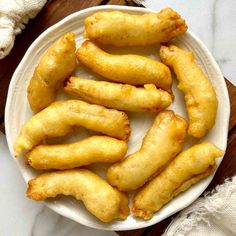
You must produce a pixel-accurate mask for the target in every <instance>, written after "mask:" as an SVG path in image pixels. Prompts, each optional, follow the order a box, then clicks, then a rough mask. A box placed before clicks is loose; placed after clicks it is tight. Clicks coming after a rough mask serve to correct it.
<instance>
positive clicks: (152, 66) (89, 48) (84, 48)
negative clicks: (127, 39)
mask: <svg viewBox="0 0 236 236" xmlns="http://www.w3.org/2000/svg"><path fill="white" fill-rule="evenodd" d="M76 56H77V59H78V60H79V61H80V62H81V63H82V64H84V65H85V66H87V67H88V68H89V69H91V70H92V71H94V72H96V73H97V74H99V75H102V76H104V77H105V78H107V79H110V80H113V81H116V82H121V83H127V84H132V85H143V84H155V85H156V86H157V87H158V88H161V89H163V90H166V91H171V85H172V78H171V73H170V70H169V68H168V67H167V66H166V65H164V64H162V63H161V62H158V61H156V60H153V59H151V58H148V57H143V56H139V55H132V54H129V55H111V54H109V53H106V52H104V51H103V50H102V49H100V48H99V47H98V46H97V45H96V44H94V43H93V42H91V41H85V42H84V43H83V44H82V45H81V47H80V48H78V50H77V51H76Z"/></svg>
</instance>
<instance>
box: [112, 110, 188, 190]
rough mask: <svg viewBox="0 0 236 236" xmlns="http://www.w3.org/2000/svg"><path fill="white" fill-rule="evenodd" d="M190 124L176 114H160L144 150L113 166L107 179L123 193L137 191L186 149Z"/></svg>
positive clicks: (147, 135) (149, 131)
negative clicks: (184, 145) (185, 141)
mask: <svg viewBox="0 0 236 236" xmlns="http://www.w3.org/2000/svg"><path fill="white" fill-rule="evenodd" d="M186 133H187V122H186V121H185V120H184V119H183V118H181V117H179V116H177V115H175V114H174V112H173V111H163V112H160V113H159V114H158V115H157V117H156V119H155V121H154V123H153V125H152V127H151V128H150V129H149V130H148V132H147V134H146V135H145V137H144V139H143V143H142V146H141V149H140V150H139V151H137V152H135V153H134V154H131V155H129V156H128V157H126V159H124V160H123V161H121V162H119V163H115V164H114V165H112V166H110V167H109V169H108V171H107V178H108V181H109V183H110V184H111V185H113V186H115V187H117V188H118V189H119V190H121V191H130V190H135V189H137V188H139V187H141V186H142V185H144V184H145V183H146V182H147V181H148V180H149V179H150V177H153V175H154V174H155V173H156V172H157V171H158V170H160V169H161V168H163V166H164V165H165V164H167V163H168V162H169V161H170V160H171V159H173V158H174V157H175V156H176V155H177V154H178V153H179V152H180V151H181V149H182V147H183V143H184V139H185V136H186Z"/></svg>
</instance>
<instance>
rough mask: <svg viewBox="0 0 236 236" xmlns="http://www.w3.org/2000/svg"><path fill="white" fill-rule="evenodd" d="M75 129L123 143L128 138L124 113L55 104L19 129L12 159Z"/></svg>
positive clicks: (83, 104) (75, 103)
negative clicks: (105, 136)
mask: <svg viewBox="0 0 236 236" xmlns="http://www.w3.org/2000/svg"><path fill="white" fill-rule="evenodd" d="M76 126H82V127H85V128H87V129H90V130H93V131H97V132H101V133H103V134H106V135H108V136H111V137H114V138H118V139H122V140H125V141H126V140H127V139H128V138H129V135H130V126H129V119H128V116H127V115H126V114H125V113H124V112H121V111H117V110H113V109H107V108H105V107H103V106H99V105H94V104H89V103H86V102H83V101H79V100H67V101H57V102H54V103H52V104H51V105H50V106H49V107H47V108H45V109H44V110H42V111H41V112H39V113H37V114H36V115H34V116H33V117H31V118H30V119H29V120H28V121H27V122H26V123H25V124H24V125H23V126H22V128H21V131H20V134H19V135H18V137H17V138H16V140H15V142H14V147H13V148H14V153H15V156H19V155H20V154H21V153H22V152H23V151H29V150H31V149H32V148H33V147H35V146H36V145H38V144H39V143H40V142H41V141H43V140H44V139H46V138H52V137H61V136H65V135H67V134H68V133H70V132H72V131H73V129H74V127H76Z"/></svg>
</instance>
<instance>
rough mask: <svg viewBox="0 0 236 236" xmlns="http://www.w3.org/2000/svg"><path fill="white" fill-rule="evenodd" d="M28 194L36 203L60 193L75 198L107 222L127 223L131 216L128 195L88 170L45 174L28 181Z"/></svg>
mask: <svg viewBox="0 0 236 236" xmlns="http://www.w3.org/2000/svg"><path fill="white" fill-rule="evenodd" d="M26 194H27V197H29V198H31V199H33V200H36V201H43V200H46V199H47V198H53V197H56V196H57V195H60V194H62V195H70V196H73V197H74V198H75V199H77V200H81V201H82V202H83V203H84V205H85V207H86V208H87V210H88V211H89V212H90V213H92V214H93V215H94V216H96V217H97V218H98V219H100V220H101V221H103V222H111V221H112V220H114V219H121V220H124V219H126V217H127V216H128V214H129V207H128V198H127V196H126V195H125V194H123V193H121V192H119V191H118V190H116V189H114V188H113V187H111V186H110V185H109V184H108V183H107V182H106V181H105V180H103V179H102V178H100V177H99V176H98V175H96V174H94V173H93V172H91V171H89V170H86V169H72V170H63V171H54V172H48V173H44V174H42V175H40V176H38V177H36V178H35V179H32V180H30V181H29V182H28V189H27V192H26Z"/></svg>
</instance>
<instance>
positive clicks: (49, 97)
mask: <svg viewBox="0 0 236 236" xmlns="http://www.w3.org/2000/svg"><path fill="white" fill-rule="evenodd" d="M75 51H76V47H75V34H74V33H71V32H70V33H67V34H65V35H64V36H62V37H61V38H59V39H58V40H57V41H56V42H55V43H54V44H53V45H52V46H51V47H50V48H49V49H48V50H47V51H46V52H45V53H44V55H43V56H42V57H41V59H40V61H39V63H38V65H37V67H36V68H35V70H34V74H33V77H32V78H31V80H30V83H29V86H28V90H27V93H28V101H29V104H30V107H31V109H32V110H33V111H34V112H39V111H41V110H42V109H44V108H45V107H47V106H48V105H50V104H51V103H52V102H53V101H54V100H55V96H56V91H57V90H58V88H59V87H60V86H61V85H62V84H63V81H64V80H65V79H67V78H68V77H69V76H70V75H71V73H72V72H73V71H74V69H75V66H76V56H75Z"/></svg>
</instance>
